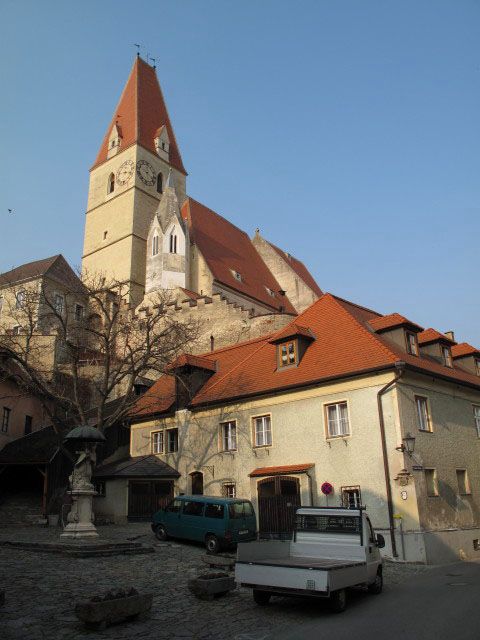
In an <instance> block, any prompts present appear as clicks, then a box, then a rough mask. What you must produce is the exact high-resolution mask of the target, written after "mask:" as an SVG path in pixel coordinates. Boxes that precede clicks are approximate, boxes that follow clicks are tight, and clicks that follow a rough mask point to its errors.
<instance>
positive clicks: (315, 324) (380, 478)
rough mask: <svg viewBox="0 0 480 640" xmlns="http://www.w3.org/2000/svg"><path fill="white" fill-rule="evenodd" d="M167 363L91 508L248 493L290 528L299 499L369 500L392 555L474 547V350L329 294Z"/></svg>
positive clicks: (454, 554) (439, 556)
mask: <svg viewBox="0 0 480 640" xmlns="http://www.w3.org/2000/svg"><path fill="white" fill-rule="evenodd" d="M457 352H458V353H457ZM470 359H471V362H470ZM172 371H174V372H175V373H176V376H177V378H175V377H173V376H163V377H162V378H161V379H160V380H159V381H158V382H157V383H156V384H155V385H154V386H153V387H152V389H151V390H150V391H149V392H148V393H147V394H145V396H143V397H142V399H141V400H140V401H139V403H138V413H137V414H136V415H135V416H134V417H133V418H132V425H131V451H130V456H131V457H130V458H129V459H127V460H124V461H122V463H121V464H120V466H121V467H122V469H124V467H126V466H127V467H129V468H130V477H126V474H125V471H123V476H119V475H117V471H119V470H118V469H117V468H116V467H115V465H113V466H110V467H109V468H104V469H102V468H100V469H99V473H100V474H103V477H104V479H105V482H106V494H105V496H104V497H103V498H101V499H99V500H97V503H98V502H99V501H100V503H99V504H97V505H96V509H97V511H98V510H101V512H102V513H104V514H105V515H106V516H108V517H111V518H113V519H116V520H120V521H121V520H122V519H124V518H126V517H128V516H130V517H141V513H140V511H141V509H139V504H140V502H139V495H143V498H142V499H143V500H144V499H145V495H149V496H150V498H151V504H150V503H149V504H148V510H150V511H154V510H155V508H158V506H159V505H160V504H164V502H165V501H166V500H167V499H168V497H169V496H171V495H174V494H178V493H187V494H189V493H204V494H205V495H220V494H224V495H236V496H238V497H245V498H249V499H251V500H252V501H253V503H254V505H255V507H256V511H257V514H258V519H259V522H258V524H259V531H260V533H261V534H263V535H282V534H284V533H285V532H286V531H288V529H289V526H290V524H291V518H292V513H293V509H294V506H295V505H298V504H303V505H309V504H315V505H327V504H328V505H340V504H344V505H348V504H364V505H366V507H367V509H368V512H369V514H370V517H371V519H372V522H373V524H374V527H375V528H376V529H377V530H378V531H381V532H382V533H384V534H386V535H385V537H386V539H387V547H386V554H387V555H389V556H393V557H395V558H397V559H399V560H407V561H418V562H428V563H436V562H443V561H450V560H454V559H458V558H469V559H473V558H476V554H477V550H478V547H479V543H478V541H479V539H480V514H479V505H480V469H479V465H478V459H479V454H480V439H479V435H480V375H479V374H480V353H479V352H478V351H476V350H475V349H473V348H471V347H469V346H468V345H467V346H465V345H458V347H457V345H456V344H455V342H454V341H453V338H452V337H451V336H450V337H448V336H446V335H443V334H440V333H438V332H435V331H433V330H427V331H424V330H423V329H422V328H421V327H419V326H418V325H416V324H415V323H413V322H410V321H409V320H407V319H406V318H404V317H403V316H400V315H398V314H392V315H390V316H381V315H379V314H377V313H375V312H373V311H371V310H368V309H365V308H363V307H359V306H358V305H355V304H352V303H349V302H346V301H345V300H342V299H340V298H337V297H335V296H332V295H331V294H325V295H323V296H322V297H321V298H320V299H319V300H318V301H316V302H315V303H314V304H313V305H311V306H310V307H309V308H307V309H306V310H305V311H304V312H303V313H302V314H301V315H299V316H298V317H297V318H295V319H294V320H293V322H292V323H291V324H289V325H288V326H287V327H285V328H283V329H281V330H280V331H277V332H276V333H274V334H272V335H270V336H264V337H261V338H257V339H254V340H250V341H247V342H244V343H241V344H238V345H235V346H231V347H226V348H224V349H219V350H216V351H214V352H210V353H206V354H203V355H202V356H183V357H182V358H181V359H179V360H178V361H177V362H176V363H174V365H172ZM176 380H177V381H176ZM185 389H187V391H188V393H187V392H186V391H185ZM412 438H413V440H412ZM412 442H413V445H414V449H413V453H411V447H412ZM145 464H149V465H157V466H156V469H157V475H149V474H148V473H146V474H144V475H143V476H142V474H141V473H139V471H140V470H141V468H142V465H145ZM136 465H139V466H137V475H134V470H135V466H136ZM122 483H123V484H122ZM325 483H328V484H327V485H325ZM328 485H331V488H332V489H333V491H332V492H331V493H330V494H328V495H326V494H325V493H324V492H323V491H322V486H323V488H324V489H325V487H328ZM127 488H128V490H127ZM120 489H121V490H120ZM120 495H121V496H122V498H121V499H119V496H120ZM144 515H145V517H148V514H144Z"/></svg>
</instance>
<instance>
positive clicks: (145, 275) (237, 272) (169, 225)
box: [82, 56, 322, 337]
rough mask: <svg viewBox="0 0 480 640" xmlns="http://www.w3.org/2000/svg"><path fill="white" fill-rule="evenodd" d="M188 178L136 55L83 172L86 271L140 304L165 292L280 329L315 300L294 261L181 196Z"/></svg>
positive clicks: (157, 95) (148, 72)
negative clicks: (86, 181)
mask: <svg viewBox="0 0 480 640" xmlns="http://www.w3.org/2000/svg"><path fill="white" fill-rule="evenodd" d="M186 178H187V172H186V171H185V167H184V165H183V161H182V157H181V155H180V150H179V147H178V144H177V141H176V138H175V133H174V131H173V127H172V124H171V121H170V118H169V115H168V111H167V108H166V105H165V101H164V98H163V94H162V90H161V88H160V85H159V82H158V79H157V75H156V72H155V68H154V67H151V66H150V65H149V64H147V63H146V62H145V61H144V60H142V59H141V58H140V57H139V56H137V58H136V59H135V63H134V65H133V68H132V70H131V73H130V76H129V78H128V81H127V84H126V86H125V88H124V90H123V93H122V95H121V98H120V101H119V103H118V106H117V107H116V109H115V112H114V117H113V119H112V121H111V123H110V126H109V127H108V129H107V132H106V134H105V138H104V140H103V142H102V144H101V146H100V150H99V152H98V155H97V158H96V160H95V162H94V164H93V166H92V168H91V170H90V188H89V194H88V207H87V214H86V224H85V242H84V250H83V261H82V269H83V273H84V274H99V273H101V274H102V275H103V276H105V277H106V278H107V280H108V281H110V280H113V281H117V282H121V283H124V284H126V285H127V289H128V291H129V299H128V302H129V304H130V305H132V306H134V307H138V308H140V309H142V308H145V307H148V306H149V304H150V303H151V300H152V294H154V293H155V292H158V291H159V290H169V291H170V292H171V294H172V299H174V300H176V301H177V302H178V303H179V304H180V305H181V303H182V302H185V303H186V304H187V305H188V308H189V309H191V308H193V307H196V306H198V301H199V300H201V301H202V302H206V303H207V304H208V303H209V302H211V301H217V302H220V301H221V302H223V303H225V302H226V303H227V304H229V305H232V306H233V307H234V308H235V309H240V310H242V311H244V317H243V318H242V322H244V323H246V324H247V325H248V324H250V319H252V318H256V317H260V316H262V317H263V316H266V315H274V316H283V315H284V320H283V325H285V323H286V322H288V321H290V320H291V318H292V316H294V315H296V314H298V313H300V312H301V311H303V310H304V309H305V308H306V307H307V306H309V305H310V304H311V303H312V302H314V301H315V300H316V299H318V297H319V296H320V295H321V294H322V291H321V290H320V288H319V287H318V285H317V284H316V282H315V280H314V279H313V278H312V276H311V275H310V274H309V272H308V271H307V269H306V268H305V266H304V265H303V264H302V263H301V262H300V261H298V260H296V259H295V258H294V257H293V256H291V255H290V254H288V253H285V252H284V251H282V250H281V249H279V248H277V247H275V246H274V245H272V244H270V243H269V242H267V241H266V240H265V239H264V238H262V237H261V236H260V234H259V231H258V230H257V233H256V235H255V237H254V239H253V241H251V240H250V238H249V237H248V235H247V234H246V233H245V232H243V231H241V230H240V229H238V228H237V227H236V226H235V225H233V224H231V223H230V222H229V221H228V220H226V219H225V218H223V217H222V216H220V215H218V214H217V213H215V212H214V211H212V210H211V209H209V208H208V207H206V206H205V205H203V204H201V203H200V202H198V201H196V200H194V199H193V198H191V197H189V196H187V186H186ZM278 321H279V318H277V324H276V325H275V326H280V325H279V324H278ZM257 324H258V323H257ZM280 324H282V323H281V322H280ZM271 328H272V327H271V326H270V327H269V329H268V330H271ZM257 333H258V332H257ZM244 337H245V336H244ZM247 337H252V336H251V335H249V336H247Z"/></svg>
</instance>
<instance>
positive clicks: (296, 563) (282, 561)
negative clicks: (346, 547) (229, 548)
mask: <svg viewBox="0 0 480 640" xmlns="http://www.w3.org/2000/svg"><path fill="white" fill-rule="evenodd" d="M237 564H257V565H258V564H260V565H263V566H267V567H288V568H290V569H312V570H314V569H318V570H321V571H326V570H328V571H330V570H335V569H345V568H346V567H360V566H362V565H366V564H367V563H366V562H362V561H356V560H337V559H334V558H305V557H298V558H297V557H292V556H288V558H262V559H261V560H258V559H255V560H254V561H250V562H249V561H248V560H237Z"/></svg>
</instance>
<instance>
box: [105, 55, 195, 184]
mask: <svg viewBox="0 0 480 640" xmlns="http://www.w3.org/2000/svg"><path fill="white" fill-rule="evenodd" d="M117 120H118V125H119V126H120V127H121V131H122V144H121V147H120V149H121V150H123V149H125V148H126V147H128V146H129V145H131V144H134V143H135V142H138V143H139V144H141V145H143V146H144V147H146V148H147V149H149V150H150V151H152V152H153V153H156V150H155V143H154V139H155V136H156V133H157V131H158V130H159V129H161V127H162V125H165V126H166V127H167V132H168V137H169V139H170V152H169V161H170V164H171V165H173V166H174V167H175V168H176V169H178V170H179V171H181V172H182V173H186V171H185V168H184V166H183V162H182V158H181V156H180V151H179V149H178V146H177V141H176V140H175V134H174V133H173V127H172V125H171V123H170V118H169V116H168V111H167V107H166V105H165V100H164V99H163V94H162V90H161V88H160V85H159V83H158V78H157V74H156V72H155V69H153V67H151V66H150V65H149V64H147V63H146V62H145V61H144V60H142V59H141V58H140V57H138V56H137V57H136V59H135V62H134V65H133V68H132V70H131V72H130V76H129V78H128V80H127V84H126V85H125V88H124V90H123V93H122V96H121V98H120V102H119V103H118V106H117V108H116V109H115V112H114V115H113V118H112V121H111V123H110V125H109V127H108V129H107V133H106V135H105V138H104V140H103V142H102V146H101V147H100V151H99V152H98V156H97V159H96V160H95V163H94V164H93V167H92V169H94V168H95V167H96V166H98V165H99V164H101V163H102V162H105V160H107V155H108V139H109V137H110V134H111V132H112V129H113V127H114V126H115V123H116V122H117Z"/></svg>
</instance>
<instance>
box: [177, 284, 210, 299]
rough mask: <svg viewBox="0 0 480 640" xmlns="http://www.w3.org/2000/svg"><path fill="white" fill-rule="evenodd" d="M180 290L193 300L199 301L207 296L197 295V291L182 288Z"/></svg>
mask: <svg viewBox="0 0 480 640" xmlns="http://www.w3.org/2000/svg"><path fill="white" fill-rule="evenodd" d="M180 289H181V290H182V291H183V293H184V294H185V295H186V296H188V297H189V298H190V299H191V300H199V299H200V298H204V297H205V296H202V295H200V294H199V293H195V291H190V289H184V288H183V287H180Z"/></svg>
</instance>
